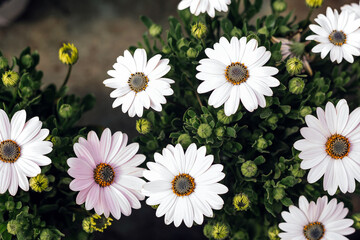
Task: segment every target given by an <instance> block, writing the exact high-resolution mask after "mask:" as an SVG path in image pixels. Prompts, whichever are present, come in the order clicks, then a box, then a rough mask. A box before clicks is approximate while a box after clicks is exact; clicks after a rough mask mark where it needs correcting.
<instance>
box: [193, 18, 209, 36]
mask: <svg viewBox="0 0 360 240" xmlns="http://www.w3.org/2000/svg"><path fill="white" fill-rule="evenodd" d="M191 34H192V35H193V36H194V37H195V38H197V39H203V38H205V37H206V34H207V28H206V26H205V24H203V23H202V22H198V23H195V24H194V25H192V27H191Z"/></svg>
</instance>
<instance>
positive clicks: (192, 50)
mask: <svg viewBox="0 0 360 240" xmlns="http://www.w3.org/2000/svg"><path fill="white" fill-rule="evenodd" d="M186 55H187V57H188V58H196V57H197V56H198V55H199V51H197V50H196V49H195V48H189V49H188V50H187V51H186Z"/></svg>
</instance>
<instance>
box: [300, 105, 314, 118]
mask: <svg viewBox="0 0 360 240" xmlns="http://www.w3.org/2000/svg"><path fill="white" fill-rule="evenodd" d="M311 113H312V110H311V107H309V106H302V107H301V108H300V116H302V117H305V116H306V115H310V114H311Z"/></svg>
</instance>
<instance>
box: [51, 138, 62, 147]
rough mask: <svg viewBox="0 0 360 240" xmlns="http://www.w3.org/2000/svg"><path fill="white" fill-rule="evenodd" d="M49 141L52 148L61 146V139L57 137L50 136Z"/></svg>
mask: <svg viewBox="0 0 360 240" xmlns="http://www.w3.org/2000/svg"><path fill="white" fill-rule="evenodd" d="M50 141H51V142H52V143H53V145H54V146H60V145H61V138H60V137H58V136H52V137H51V138H50Z"/></svg>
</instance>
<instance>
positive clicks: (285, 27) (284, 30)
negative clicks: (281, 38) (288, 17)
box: [279, 25, 290, 35]
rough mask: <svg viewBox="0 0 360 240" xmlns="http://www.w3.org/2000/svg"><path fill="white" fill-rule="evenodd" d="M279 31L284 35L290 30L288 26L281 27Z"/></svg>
mask: <svg viewBox="0 0 360 240" xmlns="http://www.w3.org/2000/svg"><path fill="white" fill-rule="evenodd" d="M279 31H280V33H281V34H283V35H285V34H287V33H288V32H289V31H290V28H289V27H288V26H285V25H281V26H280V28H279Z"/></svg>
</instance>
